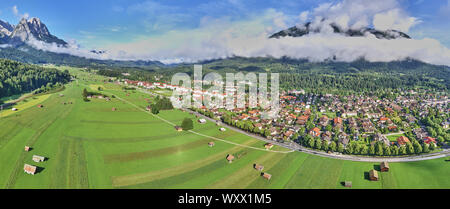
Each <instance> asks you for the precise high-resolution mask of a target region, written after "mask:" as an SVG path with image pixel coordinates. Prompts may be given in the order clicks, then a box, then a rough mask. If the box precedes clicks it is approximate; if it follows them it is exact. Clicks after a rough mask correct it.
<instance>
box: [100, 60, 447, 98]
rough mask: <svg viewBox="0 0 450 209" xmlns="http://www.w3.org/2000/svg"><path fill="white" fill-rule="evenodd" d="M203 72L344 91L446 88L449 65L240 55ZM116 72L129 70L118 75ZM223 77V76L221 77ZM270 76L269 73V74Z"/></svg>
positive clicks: (166, 73)
mask: <svg viewBox="0 0 450 209" xmlns="http://www.w3.org/2000/svg"><path fill="white" fill-rule="evenodd" d="M200 64H203V74H204V75H205V74H206V73H208V72H217V73H219V74H222V75H224V74H225V73H227V72H232V73H237V72H243V73H248V72H255V73H264V72H265V73H280V86H281V87H282V88H283V89H286V90H287V89H305V90H307V91H311V92H315V93H328V92H335V93H348V92H374V91H385V90H387V91H390V90H392V89H415V88H428V89H436V90H444V91H445V90H448V89H450V68H449V67H447V66H437V65H431V64H427V63H423V62H420V61H417V60H404V61H395V62H368V61H365V60H357V61H354V62H337V61H326V62H309V61H308V60H298V59H289V58H282V59H275V58H242V57H235V58H229V59H222V60H212V61H206V62H202V63H200ZM120 72H126V73H129V74H130V75H129V76H122V75H121V74H120ZM178 72H184V73H187V74H189V75H191V76H192V75H193V64H181V65H176V66H166V67H165V68H162V69H154V70H136V69H134V70H130V69H125V68H122V69H116V70H102V71H99V74H102V75H106V76H114V77H122V78H128V79H132V80H148V81H152V80H153V78H154V76H155V75H162V76H163V78H162V79H161V80H164V81H166V82H169V81H170V78H171V75H173V74H175V73H178ZM224 78H225V77H224ZM269 78H270V76H269Z"/></svg>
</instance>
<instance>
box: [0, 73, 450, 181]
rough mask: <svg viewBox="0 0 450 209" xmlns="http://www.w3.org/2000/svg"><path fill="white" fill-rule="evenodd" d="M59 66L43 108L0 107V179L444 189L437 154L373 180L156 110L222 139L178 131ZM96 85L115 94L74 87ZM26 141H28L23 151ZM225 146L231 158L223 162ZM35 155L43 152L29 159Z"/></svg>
mask: <svg viewBox="0 0 450 209" xmlns="http://www.w3.org/2000/svg"><path fill="white" fill-rule="evenodd" d="M62 69H68V70H69V71H70V72H71V73H72V74H74V75H76V76H77V78H78V80H77V81H74V82H72V83H70V84H67V85H66V88H65V89H64V90H63V91H62V92H58V93H55V94H50V95H46V96H45V97H44V96H42V98H45V99H40V98H41V97H40V98H39V104H43V105H44V108H38V107H36V104H35V103H30V104H28V105H26V104H27V103H26V102H25V103H24V104H23V105H24V106H23V108H21V110H20V111H19V112H14V113H9V114H8V115H6V114H4V115H3V114H2V117H1V118H0V127H1V128H0V188H12V189H20V188H33V189H34V188H263V189H265V188H274V189H282V188H287V189H294V188H312V189H322V188H324V189H335V188H338V189H341V188H342V189H343V188H344V187H343V186H342V182H343V181H352V182H353V188H354V189H366V188H370V189H372V188H373V189H383V188H388V189H391V188H402V189H403V188H450V178H448V174H449V173H450V167H449V166H448V165H449V162H447V161H445V159H435V160H427V161H420V162H408V163H390V166H391V170H390V171H389V172H386V173H380V180H379V181H376V182H373V181H369V180H368V179H367V175H368V174H367V173H368V171H369V170H371V169H377V166H378V164H377V163H365V162H351V161H341V160H336V159H329V158H323V157H318V156H314V155H308V154H305V153H300V152H290V153H275V152H268V151H263V150H257V149H252V148H249V147H255V148H264V146H263V145H264V142H262V141H259V140H256V139H253V138H251V137H249V136H246V135H243V134H240V133H237V132H234V131H231V130H227V131H225V132H221V131H219V128H220V126H216V124H214V123H211V122H207V123H206V124H200V123H198V122H197V120H198V119H197V118H196V117H195V116H193V115H191V114H189V113H186V112H183V111H180V110H171V111H162V112H161V113H160V114H158V116H159V117H161V118H163V119H165V120H167V121H169V122H171V123H174V124H177V125H180V124H181V121H182V120H183V119H184V118H186V117H188V118H192V119H193V120H194V130H193V131H195V132H198V133H201V134H204V135H207V136H212V137H216V138H220V139H224V140H226V141H225V142H223V141H215V146H214V147H209V146H208V142H210V141H214V140H212V139H210V138H208V137H203V136H199V135H196V134H194V133H190V132H186V131H183V132H177V131H176V130H175V129H174V127H173V125H170V124H168V123H166V122H165V121H163V120H161V119H159V118H158V117H155V116H154V115H152V114H150V113H149V112H146V111H144V110H145V107H146V106H147V105H149V102H152V101H153V99H154V97H152V96H150V95H148V94H144V93H141V92H139V91H125V90H123V89H122V88H121V86H119V85H117V84H113V83H107V82H106V79H105V78H103V77H101V76H97V75H93V74H90V73H88V72H82V71H80V70H79V69H75V68H64V67H63V68H62ZM98 87H101V88H102V89H103V90H102V91H101V92H102V93H103V94H106V95H114V96H115V97H116V98H112V100H111V101H106V100H103V99H91V101H90V102H84V101H83V98H82V96H81V93H82V90H83V89H84V88H86V89H88V90H89V91H97V90H98ZM59 94H63V95H64V96H62V97H61V96H59ZM121 99H123V100H125V101H127V102H125V101H123V100H121ZM28 102H33V101H32V100H30V101H28ZM130 103H131V104H134V105H136V106H137V107H138V108H137V107H136V106H134V105H131V104H130ZM113 108H115V109H116V110H115V111H113ZM228 141H229V142H233V143H238V144H240V145H245V146H236V145H234V144H230V143H227V142H228ZM25 146H30V147H32V150H31V151H29V152H25V151H24V147H25ZM274 150H278V151H288V150H287V149H284V148H281V147H274ZM227 154H233V155H234V156H235V157H236V159H235V160H234V161H233V162H232V163H228V162H227V161H226V159H225V158H226V156H227ZM33 155H41V156H45V157H46V158H47V159H46V161H44V162H40V163H35V162H33V161H32V160H31V158H32V156H33ZM25 163H27V164H31V165H35V166H38V171H37V173H36V174H35V175H29V174H26V173H25V172H24V171H23V166H24V164H25ZM255 163H258V164H261V165H263V166H264V172H267V173H270V174H272V178H271V180H269V181H268V180H265V179H263V178H262V177H261V176H260V174H261V173H260V172H259V171H256V170H255V169H254V168H253V164H255Z"/></svg>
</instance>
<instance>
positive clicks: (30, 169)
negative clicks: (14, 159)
mask: <svg viewBox="0 0 450 209" xmlns="http://www.w3.org/2000/svg"><path fill="white" fill-rule="evenodd" d="M36 170H37V167H36V166H32V165H28V164H25V165H24V166H23V171H25V173H28V174H31V175H34V174H35V173H36Z"/></svg>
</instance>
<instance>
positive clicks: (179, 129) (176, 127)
mask: <svg viewBox="0 0 450 209" xmlns="http://www.w3.org/2000/svg"><path fill="white" fill-rule="evenodd" d="M175 130H177V131H183V128H181V127H180V126H175Z"/></svg>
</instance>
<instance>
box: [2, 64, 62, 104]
mask: <svg viewBox="0 0 450 209" xmlns="http://www.w3.org/2000/svg"><path fill="white" fill-rule="evenodd" d="M69 81H70V74H69V72H68V71H59V70H56V69H47V68H44V67H40V66H36V65H29V64H23V63H20V62H16V61H11V60H5V59H0V98H1V97H7V96H11V95H15V94H22V93H26V92H30V91H33V90H39V91H40V92H43V91H46V90H48V89H50V88H52V87H53V86H60V85H61V84H64V83H67V82H69Z"/></svg>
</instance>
